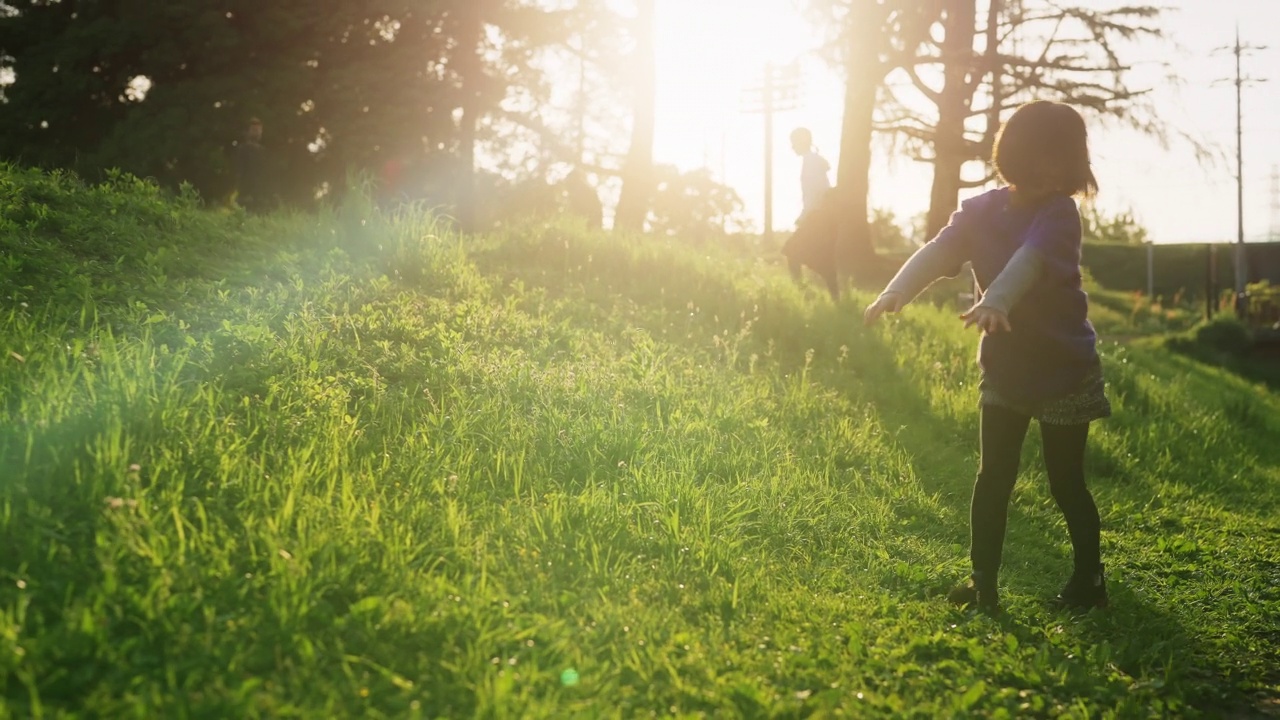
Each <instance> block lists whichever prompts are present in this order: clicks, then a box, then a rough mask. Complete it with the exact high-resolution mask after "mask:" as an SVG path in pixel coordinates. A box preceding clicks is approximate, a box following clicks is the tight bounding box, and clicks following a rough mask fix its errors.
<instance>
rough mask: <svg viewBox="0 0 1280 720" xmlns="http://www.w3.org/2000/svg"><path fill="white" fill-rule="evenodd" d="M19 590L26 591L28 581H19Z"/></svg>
mask: <svg viewBox="0 0 1280 720" xmlns="http://www.w3.org/2000/svg"><path fill="white" fill-rule="evenodd" d="M18 589H19V590H26V589H27V581H26V580H19V581H18Z"/></svg>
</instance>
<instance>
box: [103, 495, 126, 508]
mask: <svg viewBox="0 0 1280 720" xmlns="http://www.w3.org/2000/svg"><path fill="white" fill-rule="evenodd" d="M104 502H105V503H106V504H107V507H108V508H110V509H112V510H119V509H120V508H122V507H124V498H118V497H109V498H106V499H105V500H104Z"/></svg>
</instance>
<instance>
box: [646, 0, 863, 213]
mask: <svg viewBox="0 0 1280 720" xmlns="http://www.w3.org/2000/svg"><path fill="white" fill-rule="evenodd" d="M820 42H821V37H820V34H819V33H818V32H817V31H816V30H815V28H814V27H813V26H811V25H810V24H809V23H808V22H806V20H805V18H804V17H802V16H801V15H800V13H799V11H798V10H797V9H796V6H795V3H794V2H792V0H754V1H753V2H749V3H747V2H742V1H741V0H680V1H679V2H677V1H676V0H665V1H660V2H659V6H658V18H657V56H658V58H657V60H658V113H659V117H658V125H659V133H658V147H657V155H658V159H659V161H664V160H665V161H678V162H680V164H682V165H686V166H687V165H688V164H689V159H690V158H701V160H702V162H701V164H702V165H704V166H705V167H707V168H709V169H710V170H712V171H713V172H714V173H715V174H716V175H718V176H720V177H721V179H722V181H724V182H726V183H727V184H729V185H731V186H733V187H734V188H735V189H737V190H738V192H739V193H740V194H741V195H742V196H743V198H744V200H746V201H747V203H748V205H749V206H751V207H752V208H753V209H754V208H758V207H759V205H760V202H761V197H760V196H762V195H763V189H762V184H763V180H762V175H763V170H762V166H763V164H764V150H763V137H764V131H763V120H762V118H761V116H760V115H758V114H749V113H748V112H746V110H748V109H749V106H750V105H751V103H750V102H749V100H748V99H747V94H746V90H747V89H748V88H750V87H752V86H758V85H759V84H760V82H761V78H762V77H763V74H764V70H765V66H766V64H769V63H773V64H774V65H777V66H782V65H785V64H787V63H791V62H794V61H801V64H802V69H803V70H802V87H801V96H800V102H799V106H798V107H797V108H796V109H795V110H793V111H789V112H783V113H779V114H778V116H777V117H776V119H775V121H776V132H775V158H776V173H777V174H776V177H777V178H778V181H777V182H776V183H775V191H776V193H777V194H776V195H775V198H776V199H775V209H776V214H777V216H778V218H779V224H784V223H785V222H786V219H787V218H788V217H789V214H790V213H792V212H793V210H796V209H798V208H792V207H790V206H791V205H794V204H796V202H798V200H796V199H795V198H792V197H791V196H792V195H798V191H796V192H792V189H791V188H790V185H791V183H788V182H786V181H785V180H784V178H789V177H790V175H791V174H793V173H791V172H790V171H791V170H792V169H793V168H791V166H790V165H789V164H788V163H787V158H788V153H789V151H788V150H787V149H786V146H785V143H784V141H785V138H786V133H787V132H788V131H789V129H790V128H791V127H792V126H793V125H797V124H805V125H808V126H810V127H812V128H813V129H814V134H815V137H816V138H817V141H818V145H819V147H820V149H822V151H823V152H824V154H825V155H827V157H828V159H830V160H831V161H832V162H833V163H834V160H835V150H836V147H837V146H838V130H839V114H838V111H839V101H838V97H837V98H835V100H836V102H835V104H834V106H832V103H831V101H832V99H833V98H832V88H831V86H830V85H831V80H832V78H831V76H830V74H829V73H827V72H825V68H823V67H822V65H821V63H820V62H819V61H818V60H816V58H814V57H813V52H812V51H813V50H814V49H815V48H816V47H817V46H818V45H819V43H820ZM837 90H838V86H837ZM818 107H822V108H823V109H822V110H821V111H820V112H817V111H815V110H816V108H818ZM695 164H696V163H695ZM752 214H758V213H755V212H753V213H752Z"/></svg>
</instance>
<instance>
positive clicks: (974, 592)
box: [947, 570, 1000, 615]
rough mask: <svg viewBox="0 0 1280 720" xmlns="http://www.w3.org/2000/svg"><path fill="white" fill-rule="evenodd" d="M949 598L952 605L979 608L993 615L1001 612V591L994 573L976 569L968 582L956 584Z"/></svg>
mask: <svg viewBox="0 0 1280 720" xmlns="http://www.w3.org/2000/svg"><path fill="white" fill-rule="evenodd" d="M947 600H948V601H949V602H950V603H951V604H952V605H959V606H961V607H965V608H977V609H978V610H980V611H982V612H985V613H988V614H991V615H996V614H998V613H999V612H1000V593H999V591H998V590H996V578H995V575H994V574H992V573H982V572H978V571H976V570H975V571H974V573H973V574H972V575H970V576H969V580H968V581H967V582H965V583H963V584H961V585H957V586H955V587H954V588H952V589H951V592H949V593H947Z"/></svg>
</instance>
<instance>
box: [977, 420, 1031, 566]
mask: <svg viewBox="0 0 1280 720" xmlns="http://www.w3.org/2000/svg"><path fill="white" fill-rule="evenodd" d="M1030 424H1031V418H1029V417H1027V416H1026V415H1022V414H1021V413H1018V412H1015V411H1013V410H1009V409H1008V408H1003V407H1000V406H998V405H983V406H982V430H981V433H982V434H981V438H980V443H981V452H982V459H981V461H980V465H979V469H978V480H977V482H975V483H974V485H973V504H972V505H971V506H970V510H969V521H970V526H971V533H972V536H971V537H972V546H971V549H970V551H969V557H970V559H971V560H972V561H973V569H974V572H976V573H982V574H983V575H985V576H987V577H989V578H991V579H992V580H994V579H995V577H996V575H997V574H998V573H999V572H1000V558H1001V555H1002V551H1003V548H1004V531H1005V525H1006V523H1007V522H1008V519H1009V496H1010V495H1011V494H1012V493H1013V485H1014V482H1015V481H1016V480H1017V479H1018V463H1019V460H1020V459H1021V456H1022V441H1023V440H1024V439H1025V438H1026V436H1027V427H1028V426H1030Z"/></svg>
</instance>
